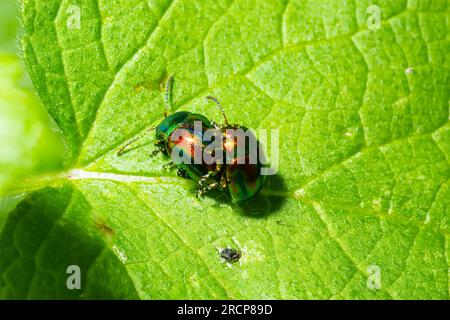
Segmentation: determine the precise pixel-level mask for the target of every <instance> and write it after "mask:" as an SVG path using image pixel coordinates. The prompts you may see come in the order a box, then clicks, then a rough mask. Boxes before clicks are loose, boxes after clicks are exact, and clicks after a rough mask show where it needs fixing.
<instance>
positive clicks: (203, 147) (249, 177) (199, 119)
mask: <svg viewBox="0 0 450 320" xmlns="http://www.w3.org/2000/svg"><path fill="white" fill-rule="evenodd" d="M172 79H173V78H172V77H170V78H169V80H168V81H167V84H166V95H165V112H164V117H165V119H164V120H163V121H162V122H161V123H160V124H159V125H158V126H157V127H156V130H155V138H156V140H155V146H156V148H157V150H155V152H153V154H152V155H156V154H158V153H159V152H161V153H163V154H164V155H166V156H170V157H171V158H172V162H171V163H169V164H167V165H165V166H164V167H171V166H176V167H177V168H178V175H179V176H181V177H184V178H190V179H192V180H194V181H197V182H198V184H199V189H198V193H197V196H198V197H200V196H201V195H202V194H204V193H206V192H207V191H210V190H224V191H225V190H227V189H228V191H229V194H230V196H231V198H232V199H233V200H234V201H237V202H240V201H244V200H247V199H250V198H251V197H253V196H254V195H256V194H257V193H258V192H259V191H260V189H261V188H262V186H263V185H264V182H265V181H266V176H265V175H262V168H263V167H264V165H263V161H264V160H265V159H264V154H263V152H262V150H261V145H260V143H259V141H257V140H256V138H255V137H254V136H253V134H252V133H251V132H250V131H248V130H247V128H245V127H242V126H239V125H230V124H229V123H228V120H227V117H226V115H225V113H224V111H223V108H222V106H221V105H220V103H219V101H218V100H217V99H216V98H213V97H211V96H208V97H207V99H208V100H212V101H214V102H215V103H216V104H217V106H218V108H219V109H220V111H221V112H222V114H223V117H224V120H225V123H224V124H223V125H217V124H215V123H214V122H211V121H210V120H208V119H207V118H206V117H204V116H203V115H200V114H197V113H191V112H187V111H179V112H175V113H173V114H171V115H169V116H168V114H167V113H168V112H167V110H169V100H170V99H169V96H170V94H169V93H170V88H171V82H172ZM199 124H200V125H199ZM208 130H215V131H216V134H214V136H215V139H217V137H218V139H219V140H218V142H219V144H220V147H221V148H219V149H214V148H212V149H208V145H210V143H211V141H210V140H208V139H207V138H205V133H206V132H207V131H208ZM235 132H238V133H241V134H242V133H245V134H246V136H242V137H243V140H242V139H241V136H240V135H239V134H235ZM141 137H142V136H139V137H137V138H135V139H133V140H132V141H130V142H128V143H127V144H125V145H124V146H123V147H122V148H121V149H120V150H119V151H118V153H117V154H118V156H120V155H122V154H123V153H124V151H125V150H126V148H127V147H128V146H129V145H131V144H132V143H133V142H135V141H136V140H138V139H139V138H141ZM252 140H253V141H254V142H255V143H253V144H252V143H250V142H249V141H252ZM242 141H243V148H241V149H239V150H238V145H239V143H241V144H242ZM216 152H219V153H220V154H218V156H219V157H217V158H219V159H224V160H223V161H214V162H211V161H209V162H208V161H204V160H202V159H204V156H205V154H207V155H211V156H214V158H215V156H216V155H217V154H215V153H216ZM252 155H256V158H255V156H252ZM175 158H177V159H176V160H177V161H175ZM251 158H252V159H253V161H250V159H251ZM197 159H200V161H198V160H197Z"/></svg>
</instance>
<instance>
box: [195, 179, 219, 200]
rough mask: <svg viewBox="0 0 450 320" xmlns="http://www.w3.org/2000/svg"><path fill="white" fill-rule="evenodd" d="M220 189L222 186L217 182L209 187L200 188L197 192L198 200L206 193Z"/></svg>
mask: <svg viewBox="0 0 450 320" xmlns="http://www.w3.org/2000/svg"><path fill="white" fill-rule="evenodd" d="M217 188H220V184H219V183H217V182H213V183H211V184H209V185H207V186H200V188H199V189H198V191H197V198H200V197H201V196H202V195H203V194H204V193H206V192H208V191H211V190H214V189H217Z"/></svg>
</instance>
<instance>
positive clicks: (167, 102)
mask: <svg viewBox="0 0 450 320" xmlns="http://www.w3.org/2000/svg"><path fill="white" fill-rule="evenodd" d="M172 81H173V76H170V77H169V79H167V83H166V95H165V97H164V117H166V118H167V115H168V113H169V110H171V109H172V108H170V88H171V87H172Z"/></svg>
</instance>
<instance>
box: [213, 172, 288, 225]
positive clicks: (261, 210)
mask: <svg viewBox="0 0 450 320" xmlns="http://www.w3.org/2000/svg"><path fill="white" fill-rule="evenodd" d="M264 190H272V191H277V193H280V192H287V189H286V186H285V183H284V180H283V178H282V177H281V176H280V175H274V176H269V177H268V180H267V182H266V184H265V186H264V188H263V189H262V190H261V191H260V192H259V193H258V194H256V195H255V196H254V197H253V198H250V199H248V200H246V201H242V202H233V201H232V200H231V197H230V195H228V194H226V193H224V192H223V191H212V192H210V193H209V194H206V196H207V197H211V198H214V200H215V201H216V202H217V203H220V204H226V205H230V204H231V205H232V207H233V209H234V210H235V211H236V212H238V213H239V214H241V215H243V216H246V217H254V218H264V217H267V216H268V215H271V214H273V213H276V212H277V211H278V210H279V209H280V208H281V207H282V206H283V204H284V202H285V201H286V197H281V196H273V195H270V194H266V193H265V192H264Z"/></svg>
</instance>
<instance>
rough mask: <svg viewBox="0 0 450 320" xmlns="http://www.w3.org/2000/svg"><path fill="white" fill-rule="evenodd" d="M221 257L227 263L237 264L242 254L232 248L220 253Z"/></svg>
mask: <svg viewBox="0 0 450 320" xmlns="http://www.w3.org/2000/svg"><path fill="white" fill-rule="evenodd" d="M220 256H221V257H222V258H223V259H224V260H225V261H226V262H237V261H239V259H240V258H241V254H240V253H239V251H237V250H235V249H231V248H225V249H222V251H220Z"/></svg>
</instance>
